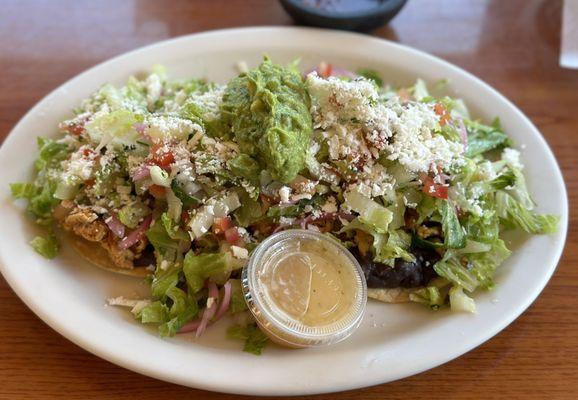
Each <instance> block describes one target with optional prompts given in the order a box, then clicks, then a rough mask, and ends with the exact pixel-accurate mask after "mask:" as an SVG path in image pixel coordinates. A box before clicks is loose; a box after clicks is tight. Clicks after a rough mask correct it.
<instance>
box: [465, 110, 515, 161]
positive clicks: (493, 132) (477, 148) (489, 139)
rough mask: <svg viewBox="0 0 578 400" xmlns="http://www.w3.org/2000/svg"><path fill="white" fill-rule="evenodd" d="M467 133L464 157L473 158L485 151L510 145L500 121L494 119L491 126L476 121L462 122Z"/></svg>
mask: <svg viewBox="0 0 578 400" xmlns="http://www.w3.org/2000/svg"><path fill="white" fill-rule="evenodd" d="M464 123H465V125H466V129H467V131H468V147H467V149H466V154H465V155H466V157H470V158H471V157H474V156H477V155H478V154H483V153H485V152H487V151H490V150H494V149H500V148H503V147H506V146H510V145H511V140H510V138H509V137H508V135H506V134H505V133H504V132H503V130H502V127H501V124H500V120H499V119H495V120H494V121H493V122H492V124H491V125H484V124H481V123H480V122H477V121H470V120H467V119H466V120H464Z"/></svg>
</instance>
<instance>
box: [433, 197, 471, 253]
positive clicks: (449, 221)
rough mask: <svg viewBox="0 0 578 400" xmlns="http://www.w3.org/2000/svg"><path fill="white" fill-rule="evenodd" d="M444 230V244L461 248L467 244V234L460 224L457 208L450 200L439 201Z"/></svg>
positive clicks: (453, 247) (449, 247)
mask: <svg viewBox="0 0 578 400" xmlns="http://www.w3.org/2000/svg"><path fill="white" fill-rule="evenodd" d="M438 204H439V207H440V210H439V211H440V214H441V216H442V229H443V231H444V244H445V245H446V247H447V248H448V249H460V248H462V247H464V246H465V245H466V234H465V232H464V229H463V228H462V226H461V225H460V221H459V220H458V216H457V214H456V209H455V207H454V205H453V204H451V203H450V202H449V201H448V200H440V201H439V203H438Z"/></svg>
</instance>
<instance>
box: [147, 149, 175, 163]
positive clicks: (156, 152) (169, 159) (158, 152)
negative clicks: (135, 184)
mask: <svg viewBox="0 0 578 400" xmlns="http://www.w3.org/2000/svg"><path fill="white" fill-rule="evenodd" d="M165 146H166V145H165V144H163V143H156V144H153V145H152V148H151V154H152V160H151V161H152V163H153V164H154V165H158V166H159V167H161V168H167V167H169V166H170V165H171V164H172V163H174V162H175V156H174V155H173V153H172V152H171V151H166V150H164V148H165Z"/></svg>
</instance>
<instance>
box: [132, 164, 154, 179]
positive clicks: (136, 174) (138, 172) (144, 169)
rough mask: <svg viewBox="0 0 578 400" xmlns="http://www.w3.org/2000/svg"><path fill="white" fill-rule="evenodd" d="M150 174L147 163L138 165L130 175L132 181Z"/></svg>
mask: <svg viewBox="0 0 578 400" xmlns="http://www.w3.org/2000/svg"><path fill="white" fill-rule="evenodd" d="M149 176H151V170H150V169H149V166H148V165H143V166H142V167H139V168H138V169H137V170H136V171H135V172H134V174H133V175H132V180H133V181H140V180H141V179H145V178H148V177H149Z"/></svg>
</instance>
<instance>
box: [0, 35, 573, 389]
mask: <svg viewBox="0 0 578 400" xmlns="http://www.w3.org/2000/svg"><path fill="white" fill-rule="evenodd" d="M266 31H278V32H283V34H287V35H291V34H294V33H296V34H299V33H308V32H309V33H310V34H312V35H335V36H350V37H354V36H355V37H357V39H358V40H361V41H372V42H385V43H386V44H387V45H388V46H392V47H393V48H396V49H397V50H401V51H404V52H407V53H410V54H413V55H415V56H419V57H422V58H425V59H429V60H430V61H433V62H435V63H437V64H439V65H441V66H443V67H444V68H447V69H449V70H452V71H453V72H455V73H458V74H460V75H462V76H463V77H464V78H466V79H467V80H469V81H473V82H474V83H476V84H477V85H480V86H482V87H483V88H484V89H485V90H487V91H489V92H491V93H492V94H493V95H494V96H497V97H498V98H500V99H501V100H502V101H503V102H504V103H505V104H507V105H508V106H509V107H510V108H511V110H512V111H513V112H514V113H515V114H516V117H517V118H519V119H520V120H521V121H523V122H524V124H526V125H528V127H529V128H530V129H531V130H533V131H534V133H535V134H536V138H537V139H538V140H539V142H540V145H541V147H542V148H543V150H544V151H545V154H546V155H547V156H548V157H549V158H550V159H551V161H553V165H555V167H556V172H557V176H556V178H557V179H558V178H559V180H560V183H561V185H560V189H561V196H563V209H562V210H561V223H560V237H561V240H560V242H559V243H558V244H557V246H556V248H555V251H553V253H552V257H551V259H550V260H551V261H550V263H549V268H548V270H547V271H546V273H544V274H543V275H542V276H541V279H540V282H539V283H538V284H537V286H536V290H535V291H534V292H533V293H532V294H531V295H529V296H526V297H525V301H524V303H523V305H521V306H519V307H518V308H517V309H515V310H510V312H509V313H507V316H506V317H503V318H502V319H501V320H500V323H498V324H495V325H494V327H493V329H491V330H488V331H486V333H485V334H484V335H481V336H483V338H482V339H480V340H479V341H471V342H469V343H468V344H467V345H465V346H461V347H460V346H456V348H455V349H454V350H453V351H446V352H445V353H444V356H442V357H438V358H437V359H436V361H434V362H431V360H430V361H429V362H425V361H424V362H422V363H421V365H419V366H417V367H414V368H413V369H412V368H408V371H406V372H405V373H398V374H397V375H395V374H394V375H392V376H391V377H390V378H388V379H383V377H381V378H374V379H369V380H365V381H363V382H361V381H356V382H354V383H348V382H343V384H342V385H340V386H338V387H321V388H320V387H315V388H306V387H301V388H295V389H294V390H293V391H291V390H281V391H280V390H276V389H273V388H271V387H267V388H255V387H239V388H233V387H231V386H224V387H223V386H222V384H220V383H219V381H218V380H215V379H212V380H211V379H202V378H201V379H197V378H195V379H187V380H185V379H180V378H178V377H174V376H172V375H171V373H170V371H168V372H166V371H159V370H156V369H155V368H152V367H146V366H143V365H141V364H139V363H138V362H133V361H132V360H127V359H125V358H123V357H122V356H120V355H117V354H114V353H113V352H112V350H110V349H107V347H106V346H102V345H97V344H96V343H93V342H91V341H90V340H89V339H87V338H86V337H84V336H83V335H82V334H79V333H78V332H74V331H69V330H67V329H66V328H65V327H63V326H61V325H59V324H58V321H56V320H54V319H53V318H51V315H50V313H44V312H42V310H41V309H40V308H39V307H38V305H37V304H36V301H35V300H34V299H33V298H31V297H29V296H27V295H26V293H24V290H23V288H21V287H20V286H19V285H18V283H17V282H16V279H15V278H14V276H12V275H11V273H10V268H9V267H8V266H7V264H8V263H6V262H5V261H4V255H3V254H2V255H1V260H0V261H1V262H0V272H1V273H2V275H3V276H4V278H5V279H6V281H7V283H8V284H9V286H10V287H11V289H12V290H13V291H14V292H15V294H16V295H17V296H18V297H19V298H20V299H21V300H22V301H23V302H24V303H25V304H26V306H27V307H28V308H29V309H30V310H31V311H32V312H34V313H35V314H36V315H37V316H38V317H39V318H40V319H41V320H42V321H43V322H44V323H46V324H47V325H48V326H50V327H51V328H52V329H54V330H55V331H56V332H58V333H59V334H61V335H62V336H64V337H65V338H66V339H68V340H70V341H71V342H73V343H74V344H76V345H78V346H80V347H81V348H83V349H85V350H87V351H89V352H90V353H92V354H94V355H96V356H98V357H100V358H103V359H105V360H107V361H109V362H112V363H114V364H116V365H118V366H121V367H123V368H127V369H129V370H131V371H134V372H137V373H140V374H143V375H147V376H149V377H153V378H156V379H161V380H164V381H167V382H171V383H176V384H179V385H185V386H189V387H194V388H198V389H204V390H210V391H216V392H222V393H236V394H249V395H251V394H252V395H295V394H301V395H305V394H320V393H332V392H338V391H344V390H351V389H357V388H362V387H369V386H374V385H378V384H382V383H386V382H391V381H395V380H398V379H403V378H405V377H408V376H412V375H416V374H419V373H422V372H424V371H426V370H429V369H432V368H435V367H438V366H440V365H442V364H445V363H446V362H448V361H451V360H453V359H455V358H457V357H459V356H461V355H463V354H465V353H467V352H469V351H471V350H472V349H474V348H476V347H478V346H479V345H481V344H483V343H485V342H486V341H488V340H489V339H491V338H492V337H494V336H495V335H496V334H497V333H499V332H500V331H502V330H503V329H505V328H506V327H507V326H508V325H510V324H511V323H512V322H513V321H514V320H515V319H517V318H518V317H519V316H520V315H521V314H522V313H523V312H524V311H525V310H526V309H527V308H528V307H529V306H530V305H531V304H532V303H533V302H534V301H535V300H536V298H537V297H538V296H539V295H540V294H541V292H542V291H543V290H544V287H545V286H546V284H547V283H548V281H549V280H550V278H551V277H552V275H553V273H554V272H555V270H556V268H557V265H558V263H559V261H560V258H561V256H562V254H563V251H564V248H565V244H566V239H567V232H568V224H569V218H568V216H569V213H568V205H569V201H568V193H567V189H566V185H565V181H564V177H563V173H562V170H561V168H560V165H559V164H558V161H557V160H556V158H555V156H554V153H553V152H552V149H551V148H550V146H549V145H548V143H547V142H546V139H545V138H544V136H543V135H542V134H541V132H540V131H539V130H538V129H537V127H536V126H535V125H534V124H533V123H532V122H531V120H530V119H529V118H528V117H527V116H526V115H525V114H524V113H523V112H522V111H521V110H520V109H519V108H518V107H517V106H516V105H515V104H514V103H513V102H512V101H511V100H509V99H508V98H506V97H505V96H504V95H502V94H501V93H500V92H498V91H497V90H496V89H494V88H493V87H492V86H490V85H489V84H487V83H486V82H484V81H483V80H481V79H480V78H478V77H476V76H475V75H473V74H471V73H470V72H468V71H467V70H465V69H463V68H461V67H458V66H457V65H454V64H452V63H450V62H448V61H445V60H444V59H442V58H440V57H437V56H434V55H432V54H429V53H427V52H425V51H422V50H418V49H415V48H413V47H410V46H407V45H403V44H400V43H397V42H392V41H390V40H387V39H381V38H377V37H374V36H367V35H363V34H359V33H352V32H343V31H337V30H329V29H321V28H305V27H286V26H259V27H242V28H229V29H215V30H210V31H203V32H198V33H192V34H187V35H182V36H178V37H174V38H169V39H166V40H162V41H158V42H154V43H151V44H148V45H145V46H142V47H138V48H136V49H133V50H130V51H127V52H125V53H122V54H119V55H116V56H113V57H111V58H109V59H106V60H104V61H102V62H99V63H98V64H96V65H94V66H92V67H90V68H88V69H85V70H84V71H82V72H80V73H79V74H77V75H75V76H73V77H72V78H70V79H68V80H66V81H65V82H63V83H62V84H60V85H59V86H58V87H56V88H55V89H53V90H52V91H50V92H49V93H48V94H46V95H45V96H44V97H42V98H41V99H40V100H39V101H38V102H36V103H35V105H34V106H33V107H31V108H30V109H29V110H28V111H27V112H26V113H25V114H24V115H23V116H22V117H21V118H20V120H19V121H18V122H17V123H16V124H15V125H14V126H13V128H12V129H11V130H10V132H9V134H8V135H7V136H6V138H5V140H4V142H3V143H2V146H1V147H0V152H3V149H4V148H5V147H6V145H7V144H8V145H10V144H11V142H12V141H13V140H15V137H16V135H15V134H14V133H15V132H16V131H18V130H19V129H20V126H21V125H23V124H24V122H25V121H26V120H28V119H30V118H31V117H32V116H33V115H35V114H36V113H37V112H38V111H39V109H40V107H41V106H42V105H43V104H45V103H46V102H49V101H50V100H51V99H52V98H53V97H55V96H57V95H58V93H59V92H60V91H61V90H62V89H63V88H65V87H67V86H69V85H71V84H73V83H75V82H76V81H79V80H82V79H84V77H85V76H86V75H89V74H90V73H91V72H93V71H94V70H97V69H100V68H102V67H105V66H107V65H109V64H113V63H115V62H117V61H118V60H122V59H125V58H131V57H133V56H134V55H137V54H138V53H141V52H147V51H149V50H152V49H154V48H160V47H163V46H167V45H174V44H176V43H178V42H180V41H182V42H186V41H187V40H190V39H191V38H193V37H194V38H202V37H210V36H218V35H234V34H235V33H237V32H239V33H245V34H248V33H250V32H255V33H261V34H263V32H266Z"/></svg>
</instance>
